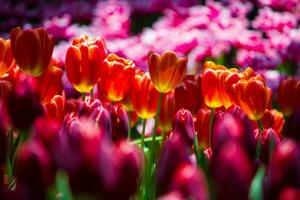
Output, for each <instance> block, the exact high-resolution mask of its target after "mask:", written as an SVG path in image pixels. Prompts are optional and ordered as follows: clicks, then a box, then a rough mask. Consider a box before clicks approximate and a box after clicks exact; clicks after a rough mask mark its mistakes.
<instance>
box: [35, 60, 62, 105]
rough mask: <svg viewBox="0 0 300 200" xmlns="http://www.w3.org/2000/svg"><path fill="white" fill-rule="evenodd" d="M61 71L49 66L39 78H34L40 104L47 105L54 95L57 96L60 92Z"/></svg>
mask: <svg viewBox="0 0 300 200" xmlns="http://www.w3.org/2000/svg"><path fill="white" fill-rule="evenodd" d="M62 76H63V70H62V69H60V68H58V67H55V66H51V67H49V69H48V70H46V71H45V72H44V74H42V75H41V76H38V77H36V78H35V79H36V83H37V90H38V92H39V94H40V98H41V102H42V103H43V104H47V103H49V102H50V101H51V99H52V98H53V97H54V96H55V95H59V94H60V93H61V91H62V87H63V86H62V81H61V78H62Z"/></svg>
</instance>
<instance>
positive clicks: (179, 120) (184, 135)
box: [172, 109, 195, 146]
mask: <svg viewBox="0 0 300 200" xmlns="http://www.w3.org/2000/svg"><path fill="white" fill-rule="evenodd" d="M177 135H178V136H179V137H180V138H181V139H182V140H183V141H184V142H185V143H186V144H187V145H189V146H191V145H192V144H193V142H194V135H195V126H194V121H193V116H192V113H191V112H190V111H188V110H186V109H180V110H179V111H177V113H176V114H175V119H174V123H173V135H172V137H177Z"/></svg>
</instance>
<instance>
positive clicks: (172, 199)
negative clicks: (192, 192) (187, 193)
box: [158, 191, 186, 200]
mask: <svg viewBox="0 0 300 200" xmlns="http://www.w3.org/2000/svg"><path fill="white" fill-rule="evenodd" d="M185 199H186V198H184V197H183V195H182V194H181V193H180V192H178V191H174V192H170V193H168V194H165V195H163V196H160V197H159V198H158V200H185Z"/></svg>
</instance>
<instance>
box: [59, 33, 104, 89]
mask: <svg viewBox="0 0 300 200" xmlns="http://www.w3.org/2000/svg"><path fill="white" fill-rule="evenodd" d="M106 55H107V50H106V46H105V43H104V40H103V38H100V37H97V38H93V37H89V36H86V35H85V36H82V37H80V38H76V39H74V40H73V43H72V46H70V47H69V48H68V51H67V54H66V61H65V65H66V72H67V77H68V79H69V81H70V82H71V84H72V85H73V86H74V88H75V89H76V90H77V91H78V92H80V93H88V92H90V91H91V90H92V89H93V87H94V85H95V84H96V83H97V81H98V79H99V77H100V73H101V66H102V64H103V60H104V59H105V57H106Z"/></svg>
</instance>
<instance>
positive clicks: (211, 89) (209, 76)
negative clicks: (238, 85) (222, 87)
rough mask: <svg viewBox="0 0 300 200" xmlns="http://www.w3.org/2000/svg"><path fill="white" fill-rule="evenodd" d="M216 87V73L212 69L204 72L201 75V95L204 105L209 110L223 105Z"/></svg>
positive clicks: (217, 82) (217, 83)
mask: <svg viewBox="0 0 300 200" xmlns="http://www.w3.org/2000/svg"><path fill="white" fill-rule="evenodd" d="M218 85H219V81H218V75H217V72H216V71H215V70H213V69H207V70H205V71H204V73H203V74H202V95H203V98H204V102H205V104H206V105H207V106H208V107H210V108H219V107H221V106H222V105H223V104H222V101H221V96H220V93H219V91H218Z"/></svg>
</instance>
